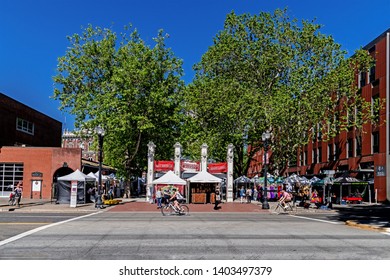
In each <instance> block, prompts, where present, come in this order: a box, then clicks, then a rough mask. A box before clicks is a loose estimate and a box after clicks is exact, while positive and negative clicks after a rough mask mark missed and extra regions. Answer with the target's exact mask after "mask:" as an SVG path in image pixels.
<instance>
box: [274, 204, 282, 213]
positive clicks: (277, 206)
mask: <svg viewBox="0 0 390 280" xmlns="http://www.w3.org/2000/svg"><path fill="white" fill-rule="evenodd" d="M284 212H285V210H284V209H283V206H282V205H281V204H280V203H277V204H276V206H274V208H273V209H272V213H275V214H280V213H284Z"/></svg>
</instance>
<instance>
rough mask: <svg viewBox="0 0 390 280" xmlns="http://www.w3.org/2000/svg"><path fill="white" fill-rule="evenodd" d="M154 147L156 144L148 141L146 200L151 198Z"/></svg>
mask: <svg viewBox="0 0 390 280" xmlns="http://www.w3.org/2000/svg"><path fill="white" fill-rule="evenodd" d="M155 149H156V145H154V143H153V142H149V144H148V174H147V178H146V180H147V181H146V182H147V185H146V201H150V199H151V198H152V191H153V183H152V182H153V179H154V151H155Z"/></svg>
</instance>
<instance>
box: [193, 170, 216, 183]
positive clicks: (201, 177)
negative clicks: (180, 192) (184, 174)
mask: <svg viewBox="0 0 390 280" xmlns="http://www.w3.org/2000/svg"><path fill="white" fill-rule="evenodd" d="M188 181H189V182H190V183H221V182H222V179H221V178H218V177H216V176H214V175H212V174H210V173H208V172H207V171H201V172H199V173H198V174H196V175H194V176H192V177H191V178H189V179H188Z"/></svg>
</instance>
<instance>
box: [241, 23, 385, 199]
mask: <svg viewBox="0 0 390 280" xmlns="http://www.w3.org/2000/svg"><path fill="white" fill-rule="evenodd" d="M363 49H365V50H367V52H369V54H370V55H371V56H372V57H373V58H374V59H375V66H373V67H372V68H371V69H370V71H368V72H362V73H359V74H358V75H357V77H356V82H357V85H358V88H359V90H360V91H361V94H362V96H363V98H365V100H366V101H370V102H372V101H374V100H375V99H376V98H378V97H379V98H382V99H384V100H385V102H386V105H385V109H384V110H382V111H381V112H380V115H379V123H380V124H381V125H379V126H374V125H371V124H366V125H365V126H364V131H365V133H358V132H357V131H356V130H355V129H351V130H349V131H345V132H342V133H340V134H339V135H337V136H336V137H334V138H332V139H330V140H329V141H324V140H323V139H321V134H320V133H317V134H316V135H315V136H314V137H313V138H312V140H311V142H310V143H309V144H308V145H306V146H305V147H303V148H302V149H301V150H300V151H299V152H298V155H297V159H296V160H292V161H291V164H290V166H289V167H288V168H287V169H286V170H285V172H284V175H290V174H292V173H295V174H299V175H306V176H313V175H317V174H321V173H323V172H324V170H334V171H335V172H336V176H337V174H341V173H343V172H349V173H350V175H351V176H353V177H356V178H358V179H362V180H366V181H370V182H371V183H373V184H374V189H375V190H376V191H377V199H378V201H381V202H382V201H385V200H390V176H387V175H388V174H390V135H389V133H390V127H389V126H390V123H389V120H390V118H389V113H390V96H389V94H390V92H389V86H390V81H389V80H390V29H388V30H386V31H385V32H384V33H382V34H381V35H380V36H378V37H377V38H376V39H374V40H373V41H371V42H370V43H369V44H367V45H366V46H365V47H364V48H363ZM262 158H263V155H262V153H259V154H258V155H257V157H256V159H257V160H255V161H254V162H260V163H262V162H263V160H262ZM261 169H262V166H261V164H260V165H259V164H257V165H252V166H251V168H250V170H249V172H248V176H251V175H253V174H258V173H259V172H260V171H261Z"/></svg>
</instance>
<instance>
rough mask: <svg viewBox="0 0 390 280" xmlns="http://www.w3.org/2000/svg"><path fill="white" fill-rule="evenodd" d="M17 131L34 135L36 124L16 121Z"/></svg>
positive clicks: (20, 120)
mask: <svg viewBox="0 0 390 280" xmlns="http://www.w3.org/2000/svg"><path fill="white" fill-rule="evenodd" d="M16 129H17V130H19V131H23V132H25V133H28V134H31V135H34V124H33V123H32V122H29V121H26V120H24V119H21V118H17V119H16Z"/></svg>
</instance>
